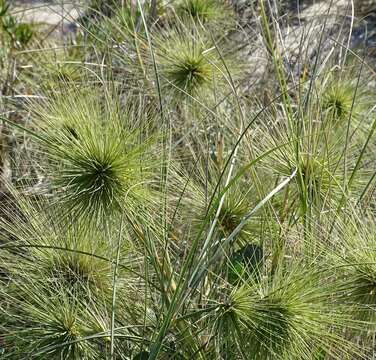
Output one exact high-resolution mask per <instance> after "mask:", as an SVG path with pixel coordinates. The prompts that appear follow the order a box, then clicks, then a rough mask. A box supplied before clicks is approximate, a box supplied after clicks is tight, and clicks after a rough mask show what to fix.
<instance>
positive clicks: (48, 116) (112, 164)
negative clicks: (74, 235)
mask: <svg viewBox="0 0 376 360" xmlns="http://www.w3.org/2000/svg"><path fill="white" fill-rule="evenodd" d="M68 91H69V90H68ZM108 101H110V102H109V103H106V102H104V101H103V100H102V99H99V98H97V97H95V96H92V95H91V94H90V90H89V91H88V92H86V91H83V92H81V91H80V92H76V91H75V90H73V91H72V92H71V93H70V96H69V97H67V98H64V99H62V98H58V99H54V98H52V99H50V100H48V102H47V103H45V104H43V105H42V106H40V107H38V110H37V112H36V117H37V119H38V126H39V128H40V129H41V131H42V134H43V136H44V140H43V141H42V142H41V145H42V146H43V148H44V150H43V151H45V153H46V154H47V157H48V159H49V162H48V168H47V171H48V174H49V176H50V178H51V183H52V187H53V190H54V191H56V193H57V195H58V196H59V197H60V199H61V200H60V201H61V203H62V204H64V206H65V207H66V209H67V213H69V214H71V215H72V214H80V215H82V216H84V217H86V218H89V219H100V218H103V217H104V216H106V215H108V214H114V213H116V212H117V211H119V210H120V209H122V208H125V207H126V208H128V211H129V214H130V215H131V214H133V213H134V211H136V208H137V207H138V206H140V204H141V203H142V202H143V199H145V200H146V198H145V194H146V193H147V190H146V189H147V188H148V186H150V182H151V180H150V177H149V176H150V173H151V168H152V164H151V163H149V165H148V164H147V163H146V162H145V161H144V160H143V156H144V155H145V150H146V149H147V148H148V146H149V145H150V142H149V140H148V139H145V140H144V141H142V140H140V138H139V137H138V136H139V135H138V130H137V129H136V128H135V127H134V128H133V124H132V121H135V123H137V122H138V121H141V120H138V119H135V120H134V119H131V118H128V116H131V115H129V113H126V112H125V113H121V112H120V109H117V104H116V103H115V102H113V101H111V100H109V99H108ZM109 123H110V124H111V126H108V124H109ZM149 161H150V160H149ZM148 177H149V180H147V178H148Z"/></svg>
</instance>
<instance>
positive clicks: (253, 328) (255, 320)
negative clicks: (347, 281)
mask: <svg viewBox="0 0 376 360" xmlns="http://www.w3.org/2000/svg"><path fill="white" fill-rule="evenodd" d="M308 267H310V266H308ZM308 267H306V269H305V270H303V269H302V268H301V269H298V268H297V267H295V268H294V269H291V268H289V269H288V270H287V269H286V270H282V269H279V270H278V271H277V273H275V274H274V276H273V278H272V279H271V278H269V277H268V276H263V277H262V278H261V281H254V280H253V279H252V278H248V280H246V282H245V283H243V284H240V285H238V286H236V287H235V288H234V289H233V290H232V291H231V293H230V295H229V297H228V300H227V301H226V302H225V303H224V304H223V305H222V311H220V312H219V313H220V314H221V315H219V316H218V320H217V330H218V335H217V336H218V339H217V342H218V344H222V345H218V346H219V347H220V348H222V351H225V352H226V351H229V350H230V351H234V348H238V351H239V352H240V353H241V354H243V355H245V354H247V356H249V357H250V358H252V359H288V358H290V359H298V358H299V359H312V352H317V353H318V352H323V353H324V354H328V355H329V354H330V355H331V356H333V358H336V359H337V358H338V359H340V358H342V357H341V356H343V355H347V354H349V353H352V352H353V351H354V349H355V348H352V345H351V344H350V343H349V342H348V341H346V340H345V338H344V337H343V335H342V334H341V331H342V330H343V329H344V328H346V327H348V326H349V327H352V326H353V323H352V320H351V316H350V315H346V313H344V312H343V309H340V308H339V307H337V308H336V307H335V306H334V304H333V303H331V301H333V299H334V298H330V297H329V294H331V296H332V295H333V294H334V293H333V288H328V287H327V283H326V280H327V279H323V278H321V276H320V271H316V270H315V269H314V268H312V267H310V269H309V270H308ZM317 270H318V269H317ZM326 276H328V274H325V276H324V277H326ZM222 330H224V333H222V332H221V331H222ZM229 334H233V335H232V336H233V338H232V339H229ZM225 341H226V343H225ZM226 346H230V348H227V347H226Z"/></svg>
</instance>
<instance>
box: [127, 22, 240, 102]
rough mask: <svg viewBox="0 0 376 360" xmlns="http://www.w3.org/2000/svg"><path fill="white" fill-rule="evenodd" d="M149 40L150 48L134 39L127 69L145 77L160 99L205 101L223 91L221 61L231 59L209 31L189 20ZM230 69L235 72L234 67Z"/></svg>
mask: <svg viewBox="0 0 376 360" xmlns="http://www.w3.org/2000/svg"><path fill="white" fill-rule="evenodd" d="M136 40H137V39H136ZM149 40H150V41H151V43H152V49H149V47H148V41H147V39H144V40H142V39H138V40H137V42H138V44H136V50H134V51H135V53H132V54H133V55H132V59H129V60H127V68H128V69H130V70H131V71H132V72H133V73H134V74H135V75H136V77H138V78H141V77H142V76H146V77H147V79H148V80H149V82H152V83H153V84H154V88H155V90H154V91H160V93H161V96H162V97H163V98H166V99H168V100H169V101H170V102H171V101H172V102H173V103H175V104H176V103H179V102H181V101H182V100H185V101H191V102H193V103H195V102H199V103H200V102H204V103H208V101H209V100H210V99H213V98H214V97H215V95H216V92H217V91H218V92H219V93H223V88H224V86H225V85H226V84H227V83H228V80H226V78H227V73H226V70H225V66H224V64H225V62H227V64H228V65H229V64H230V63H231V64H235V62H233V61H232V59H233V56H232V55H230V54H229V53H228V52H226V51H223V49H221V48H220V46H219V44H216V43H215V42H213V39H212V37H211V36H210V32H208V31H206V30H205V29H202V28H200V27H199V26H197V25H196V24H194V23H193V22H192V21H188V22H179V23H178V24H174V25H167V26H166V27H165V28H163V29H160V30H158V31H155V32H154V33H153V34H152V35H150V39H149ZM125 47H126V46H125V45H124V46H123V48H125ZM120 49H121V48H120ZM137 52H139V54H138V56H137ZM128 57H129V54H122V59H123V61H124V59H127V58H128ZM135 60H136V63H135ZM136 64H137V66H136ZM155 69H156V70H157V78H156V75H155V74H154V72H155ZM232 70H233V72H234V73H236V68H235V67H233V69H232ZM137 74H138V75H137ZM194 99H195V100H194Z"/></svg>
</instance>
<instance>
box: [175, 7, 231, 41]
mask: <svg viewBox="0 0 376 360" xmlns="http://www.w3.org/2000/svg"><path fill="white" fill-rule="evenodd" d="M175 8H176V12H177V14H178V15H179V16H180V17H181V18H183V19H184V18H186V19H187V18H188V19H193V20H194V21H196V22H198V23H200V24H202V25H205V26H208V27H209V28H210V27H213V28H214V29H215V28H218V27H219V26H221V27H222V31H221V33H222V34H224V32H225V30H226V27H228V25H231V22H234V14H233V11H232V9H231V7H230V6H229V5H228V4H226V2H225V1H223V0H178V1H176V5H175Z"/></svg>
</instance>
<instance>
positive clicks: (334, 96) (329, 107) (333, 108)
mask: <svg viewBox="0 0 376 360" xmlns="http://www.w3.org/2000/svg"><path fill="white" fill-rule="evenodd" d="M354 91H355V89H353V87H352V86H350V85H349V86H345V84H340V85H338V86H332V87H330V88H329V89H328V90H327V91H326V92H325V93H324V101H323V109H324V110H325V111H327V112H328V113H329V114H330V115H331V116H332V117H333V119H334V120H340V121H343V120H348V118H349V116H350V114H352V112H353V110H356V107H355V108H353V98H354V96H355V92H354ZM353 115H354V116H355V115H356V113H355V111H354V113H353Z"/></svg>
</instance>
